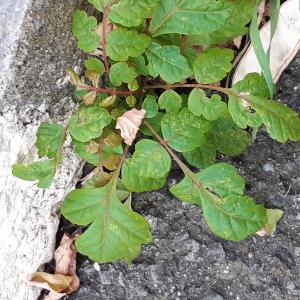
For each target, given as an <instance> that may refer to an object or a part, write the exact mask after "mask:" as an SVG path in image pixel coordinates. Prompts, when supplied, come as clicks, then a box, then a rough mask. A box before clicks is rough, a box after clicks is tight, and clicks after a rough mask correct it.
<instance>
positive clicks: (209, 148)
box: [182, 142, 217, 169]
mask: <svg viewBox="0 0 300 300" xmlns="http://www.w3.org/2000/svg"><path fill="white" fill-rule="evenodd" d="M182 154H183V156H184V158H185V159H186V160H187V162H188V163H189V164H190V165H192V166H194V167H197V168H201V169H205V168H207V167H209V166H211V165H213V164H214V163H215V161H216V155H217V153H216V146H215V145H214V144H212V143H208V142H206V143H205V144H204V145H202V146H201V147H199V148H196V149H195V150H193V151H189V152H185V153H182Z"/></svg>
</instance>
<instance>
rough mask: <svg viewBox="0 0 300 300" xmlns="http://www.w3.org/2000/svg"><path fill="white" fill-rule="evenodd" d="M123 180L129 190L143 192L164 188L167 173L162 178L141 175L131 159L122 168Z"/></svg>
mask: <svg viewBox="0 0 300 300" xmlns="http://www.w3.org/2000/svg"><path fill="white" fill-rule="evenodd" d="M122 182H123V183H124V185H125V187H126V188H127V189H128V190H129V191H131V192H136V193H141V192H147V191H153V190H157V189H160V188H162V187H163V186H164V185H165V183H166V175H165V176H163V177H161V178H151V177H143V176H140V175H139V174H137V173H136V168H135V167H132V161H131V160H130V159H129V160H127V161H126V162H125V164H124V165H123V168H122Z"/></svg>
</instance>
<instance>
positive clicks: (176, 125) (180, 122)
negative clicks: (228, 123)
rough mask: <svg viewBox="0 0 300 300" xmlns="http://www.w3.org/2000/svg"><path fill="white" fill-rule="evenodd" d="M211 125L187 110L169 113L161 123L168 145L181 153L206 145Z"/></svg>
mask: <svg viewBox="0 0 300 300" xmlns="http://www.w3.org/2000/svg"><path fill="white" fill-rule="evenodd" d="M209 128H210V124H209V122H208V121H206V120H205V119H203V118H202V117H196V116H194V115H193V114H192V113H191V112H189V110H188V109H187V108H184V109H182V110H181V111H180V112H179V113H167V114H166V115H165V116H164V117H163V118H162V121H161V129H162V134H163V137H164V139H165V141H166V142H167V143H168V145H169V146H170V147H172V148H174V149H175V150H176V151H179V152H188V151H192V150H194V149H195V148H197V147H200V146H201V145H203V144H204V142H205V140H206V138H205V133H206V132H207V131H208V130H209Z"/></svg>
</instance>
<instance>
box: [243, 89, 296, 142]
mask: <svg viewBox="0 0 300 300" xmlns="http://www.w3.org/2000/svg"><path fill="white" fill-rule="evenodd" d="M239 98H240V99H241V100H245V101H247V102H248V103H249V104H250V105H251V107H253V108H254V109H255V111H256V113H257V114H258V115H259V116H260V118H261V120H262V122H263V123H264V125H265V126H266V129H267V132H268V133H269V134H270V136H271V138H273V139H275V140H277V141H279V142H281V143H284V142H286V141H287V140H288V139H290V140H291V141H299V140H300V119H299V116H298V114H297V112H295V111H293V110H292V109H290V108H288V107H287V106H285V105H283V104H281V103H279V102H277V101H274V100H271V99H263V98H261V97H257V96H253V95H241V96H240V97H239Z"/></svg>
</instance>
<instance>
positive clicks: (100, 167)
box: [99, 133, 104, 173]
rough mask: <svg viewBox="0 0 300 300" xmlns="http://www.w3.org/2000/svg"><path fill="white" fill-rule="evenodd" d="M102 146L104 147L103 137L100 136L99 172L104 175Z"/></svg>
mask: <svg viewBox="0 0 300 300" xmlns="http://www.w3.org/2000/svg"><path fill="white" fill-rule="evenodd" d="M103 146H104V135H103V133H102V134H101V137H100V143H99V171H100V172H101V173H104V170H103Z"/></svg>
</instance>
